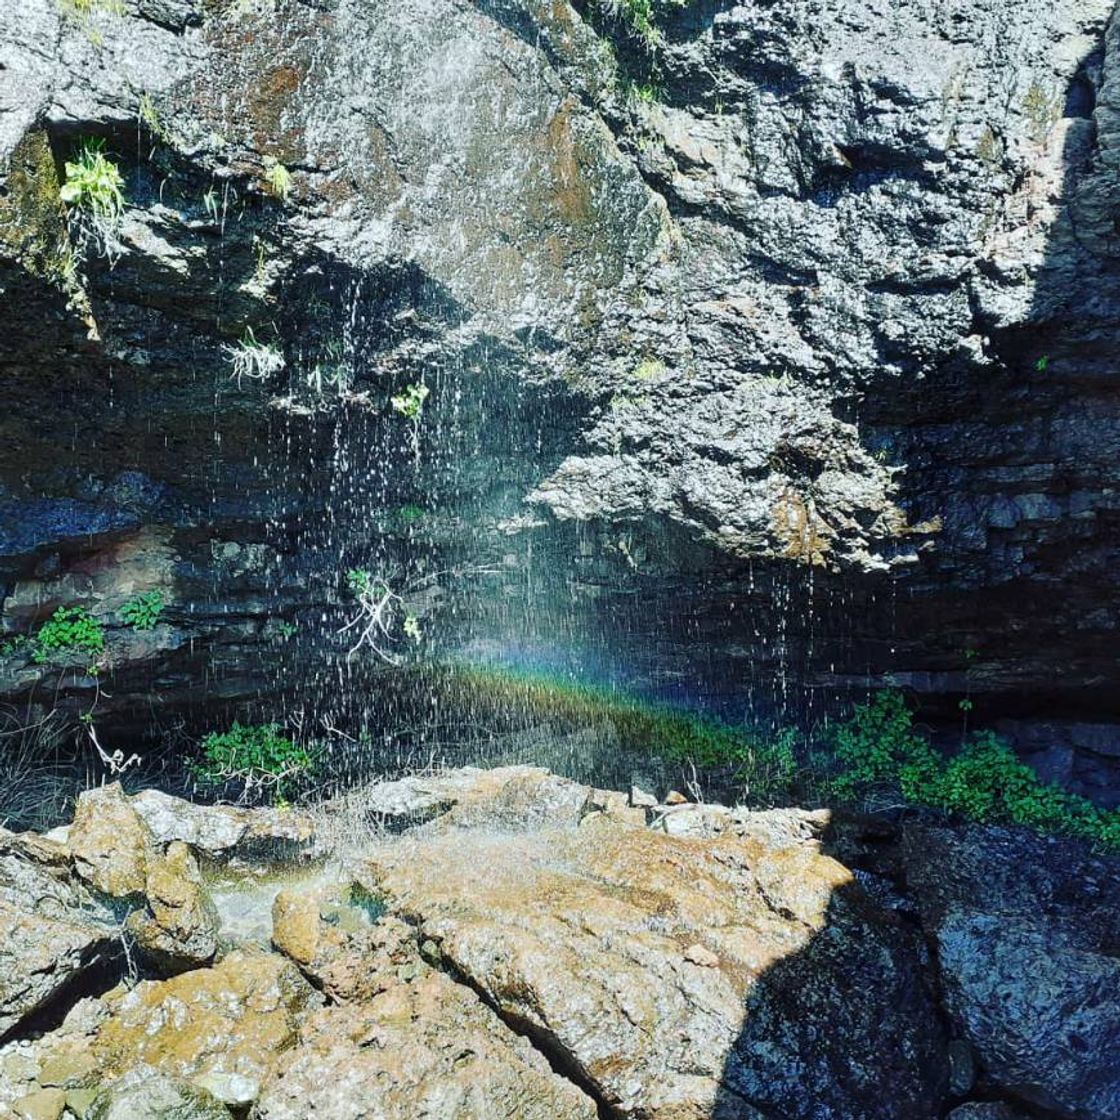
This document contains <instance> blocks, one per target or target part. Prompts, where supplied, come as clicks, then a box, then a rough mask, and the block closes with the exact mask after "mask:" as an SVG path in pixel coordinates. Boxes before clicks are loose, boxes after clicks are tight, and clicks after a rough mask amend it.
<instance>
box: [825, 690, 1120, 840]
mask: <svg viewBox="0 0 1120 1120" xmlns="http://www.w3.org/2000/svg"><path fill="white" fill-rule="evenodd" d="M833 747H834V751H835V759H836V762H837V763H838V764H839V766H840V773H839V774H838V775H837V776H835V777H834V778H833V780H832V782H831V783H830V788H831V791H832V792H833V793H834V794H835V795H836V796H837V797H839V798H840V799H842V800H852V799H855V798H858V797H860V796H863V795H866V794H867V793H868V792H870V791H871V790H872V789H874V788H875V787H877V786H880V787H887V786H893V787H897V789H898V792H899V793H901V795H902V797H903V798H904V799H905V800H906V801H908V802H910V803H912V804H915V805H928V806H930V807H931V808H935V809H941V810H943V811H945V812H947V813H954V814H956V815H958V816H961V817H965V818H966V819H968V820H974V821H980V822H984V823H990V824H1017V825H1027V826H1029V827H1031V828H1036V829H1039V830H1041V831H1045V832H1053V833H1059V834H1065V835H1071V836H1079V837H1083V838H1085V839H1088V840H1092V841H1094V842H1096V843H1099V844H1102V845H1108V846H1111V847H1120V812H1116V811H1109V810H1104V809H1099V808H1097V806H1095V805H1094V804H1093V803H1092V802H1091V801H1089V800H1088V799H1086V798H1084V797H1078V796H1077V795H1076V794H1072V793H1068V792H1067V791H1065V790H1063V789H1062V788H1061V787H1060V786H1057V785H1055V784H1053V783H1050V782H1044V781H1042V779H1041V778H1039V776H1038V775H1037V774H1036V773H1035V772H1034V771H1033V770H1032V769H1031V768H1030V767H1029V766H1028V765H1027V764H1026V763H1025V762H1023V761H1022V760H1021V759H1020V758H1019V757H1018V756H1017V755H1016V754H1015V752H1014V751H1013V750H1012V749H1011V748H1010V747H1009V746H1008V745H1007V744H1006V743H1004V742H1003V741H1002V740H1001V739H999V737H998V736H996V735H993V734H992V733H991V732H988V731H982V732H977V733H975V734H974V735H972V736H971V737H970V738H969V740H968V742H966V743H965V745H964V747H963V748H962V749H961V751H960V752H959V753H958V754H956V755H953V756H952V757H949V758H946V757H944V756H943V755H941V754H939V753H938V752H937V751H935V750H934V749H933V747H931V746H930V744H929V743H928V742H927V741H926V739H925V738H923V737H922V736H921V735H919V734H918V733H917V732H916V731H915V730H914V728H913V719H912V716H911V713H910V709H909V708H908V707H907V705H906V702H905V700H904V699H903V697H902V694H901V693H898V692H881V693H879V694H878V695H877V696H876V697H875V698H874V699H873V700H872V701H871V702H870V703H867V704H859V705H857V706H856V709H855V712H854V714H853V715H852V717H851V719H849V720H848V721H846V722H845V723H843V724H841V725H840V726H839V727H837V728H836V729H835V731H834V733H833Z"/></svg>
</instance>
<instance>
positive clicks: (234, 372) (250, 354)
mask: <svg viewBox="0 0 1120 1120" xmlns="http://www.w3.org/2000/svg"><path fill="white" fill-rule="evenodd" d="M222 351H223V353H224V354H225V355H226V357H227V359H228V360H229V363H230V367H231V370H230V377H231V378H232V379H233V380H234V381H236V382H237V384H238V387H240V385H241V381H242V379H243V378H246V377H247V378H248V379H249V380H250V381H267V380H268V379H269V378H270V377H272V376H274V375H275V374H277V373H279V372H280V371H281V370H282V369H284V367H285V366H286V365H287V363H286V361H285V360H284V353H283V351H282V350H281V349H280V347H279V346H278V345H277V344H276V343H275V342H259V341H258V340H257V336H256V335H255V334H254V333H253V328H252V327H246V328H245V333H244V334H243V335H242V336H241V339H240V341H239V342H238V343H237V344H236V345H235V346H230V345H225V346H223V347H222Z"/></svg>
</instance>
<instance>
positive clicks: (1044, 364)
mask: <svg viewBox="0 0 1120 1120" xmlns="http://www.w3.org/2000/svg"><path fill="white" fill-rule="evenodd" d="M1049 367H1050V355H1049V354H1043V355H1042V357H1041V358H1039V359H1038V361H1037V362H1035V364H1034V368H1035V369H1036V370H1038V372H1039V373H1045V372H1046V370H1047V369H1048V368H1049Z"/></svg>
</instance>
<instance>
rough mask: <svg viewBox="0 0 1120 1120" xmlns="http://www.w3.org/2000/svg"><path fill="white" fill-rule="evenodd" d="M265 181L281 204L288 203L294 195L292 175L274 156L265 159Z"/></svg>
mask: <svg viewBox="0 0 1120 1120" xmlns="http://www.w3.org/2000/svg"><path fill="white" fill-rule="evenodd" d="M264 181H265V182H266V183H267V184H268V189H269V191H270V192H271V193H272V194H273V196H274V197H276V198H278V199H280V201H281V202H287V201H288V196H289V195H290V194H291V193H292V173H291V172H290V171H289V170H288V169H287V168H286V167H285V166H284V165H283V164H282V163H281V162H280V161H279V160H277V159H274V158H273V157H272V156H265V157H264Z"/></svg>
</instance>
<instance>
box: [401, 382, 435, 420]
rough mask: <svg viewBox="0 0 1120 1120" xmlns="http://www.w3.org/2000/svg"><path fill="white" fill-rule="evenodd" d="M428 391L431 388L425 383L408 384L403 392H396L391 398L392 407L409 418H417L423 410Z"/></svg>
mask: <svg viewBox="0 0 1120 1120" xmlns="http://www.w3.org/2000/svg"><path fill="white" fill-rule="evenodd" d="M430 392H431V390H430V389H429V388H428V386H427V385H421V384H419V383H417V384H415V385H409V386H408V387H407V388H406V389H405V390H404V392H402V393H398V394H397V395H396V396H395V397H393V398H392V402H391V403H392V405H393V409H394V411H396V412H399V413H400V414H401V415H402V416H405V417H407V418H408V419H409V420H412V421H416V420H419V419H420V413H421V412H423V411H424V402H425V401H426V400H427V399H428V394H429V393H430Z"/></svg>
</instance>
